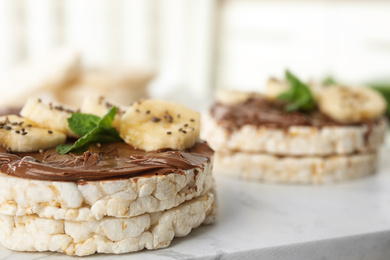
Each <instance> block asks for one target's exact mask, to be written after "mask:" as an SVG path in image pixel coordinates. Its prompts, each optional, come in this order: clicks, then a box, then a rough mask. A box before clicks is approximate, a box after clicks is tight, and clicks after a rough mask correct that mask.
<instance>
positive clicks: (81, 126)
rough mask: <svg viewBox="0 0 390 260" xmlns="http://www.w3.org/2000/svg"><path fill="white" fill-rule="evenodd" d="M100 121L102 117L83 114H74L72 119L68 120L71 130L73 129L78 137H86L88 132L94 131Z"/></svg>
mask: <svg viewBox="0 0 390 260" xmlns="http://www.w3.org/2000/svg"><path fill="white" fill-rule="evenodd" d="M99 120H100V117H98V116H95V115H91V114H83V113H73V114H72V116H71V117H70V118H68V124H69V128H70V129H72V131H73V132H75V133H76V134H78V135H81V136H83V135H85V134H87V133H88V132H90V131H92V129H94V128H95V127H96V126H97V125H98V122H99Z"/></svg>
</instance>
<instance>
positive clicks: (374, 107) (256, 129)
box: [202, 72, 387, 183]
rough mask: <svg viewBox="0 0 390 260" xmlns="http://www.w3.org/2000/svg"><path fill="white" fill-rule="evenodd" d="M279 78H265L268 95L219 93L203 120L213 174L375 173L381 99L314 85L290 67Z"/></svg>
mask: <svg viewBox="0 0 390 260" xmlns="http://www.w3.org/2000/svg"><path fill="white" fill-rule="evenodd" d="M286 78H289V80H288V81H287V82H283V81H278V82H276V80H275V79H272V80H270V82H269V84H268V89H267V90H268V93H269V95H263V94H260V93H245V92H237V91H224V92H220V93H218V95H217V101H216V103H215V104H214V105H213V106H212V107H211V109H210V111H209V113H207V114H205V116H204V118H203V124H202V135H203V138H205V139H206V140H208V141H209V143H210V145H211V147H212V148H213V149H215V150H216V158H215V169H216V172H217V173H221V174H223V173H225V174H228V175H234V176H237V177H240V178H243V179H257V180H265V181H273V182H294V183H324V182H334V181H341V180H346V179H352V178H354V177H357V176H363V175H367V174H370V173H373V172H375V169H376V164H377V151H378V148H379V147H380V145H381V144H382V143H383V141H384V137H385V134H386V129H387V119H386V117H385V116H384V111H385V109H386V102H385V100H384V99H383V97H382V96H381V95H380V94H379V93H376V92H375V91H374V90H371V89H368V88H351V87H345V86H330V87H322V88H318V85H317V86H316V87H317V88H315V89H314V88H313V87H311V86H307V85H306V84H304V83H302V82H301V81H299V80H298V79H297V78H296V77H295V76H293V75H292V74H291V73H289V72H288V73H287V75H286ZM277 83H278V84H277ZM302 85H303V86H302ZM269 89H271V90H269ZM294 96H295V97H294ZM361 158H367V160H360V159H361ZM269 162H272V163H269ZM367 163H368V164H369V165H367Z"/></svg>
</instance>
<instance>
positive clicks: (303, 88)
mask: <svg viewBox="0 0 390 260" xmlns="http://www.w3.org/2000/svg"><path fill="white" fill-rule="evenodd" d="M285 74H286V80H287V82H288V83H289V84H290V89H289V90H287V91H286V92H284V93H282V94H280V95H279V96H278V99H279V100H283V101H287V102H288V103H289V104H288V105H287V106H286V107H285V110H286V111H287V112H292V111H297V110H300V111H310V110H313V109H314V108H315V107H316V102H315V100H314V98H313V95H312V94H311V91H310V89H309V87H308V86H307V85H306V84H304V83H303V82H301V81H300V80H299V79H298V78H297V77H296V76H294V75H293V74H292V73H291V72H290V71H288V70H286V72H285Z"/></svg>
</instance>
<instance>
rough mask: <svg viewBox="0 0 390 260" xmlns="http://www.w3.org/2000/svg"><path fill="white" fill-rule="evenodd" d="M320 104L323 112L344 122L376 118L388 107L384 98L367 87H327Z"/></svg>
mask: <svg viewBox="0 0 390 260" xmlns="http://www.w3.org/2000/svg"><path fill="white" fill-rule="evenodd" d="M318 105H319V109H320V110H321V112H323V113H324V114H326V115H328V116H329V117H331V118H333V119H334V120H337V121H339V122H342V123H358V122H362V121H365V120H371V119H375V118H378V117H380V116H382V115H383V113H384V112H385V109H386V101H385V100H384V98H383V97H382V96H381V95H380V94H379V93H377V92H376V91H374V90H372V89H369V88H366V87H345V86H332V87H327V88H325V89H323V91H322V92H321V95H320V98H319V100H318Z"/></svg>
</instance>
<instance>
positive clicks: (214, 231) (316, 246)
mask: <svg viewBox="0 0 390 260" xmlns="http://www.w3.org/2000/svg"><path fill="white" fill-rule="evenodd" d="M387 147H389V146H387ZM216 181H217V194H218V195H217V199H218V203H219V208H218V217H217V222H216V223H215V224H214V225H209V226H201V227H199V228H197V229H195V230H193V231H192V232H191V233H190V235H188V236H187V237H184V238H175V239H174V241H173V242H172V244H171V246H170V247H168V248H166V249H159V250H154V251H147V250H144V251H141V252H138V253H130V254H124V255H99V254H97V255H93V256H89V257H87V259H90V260H92V259H118V260H119V259H126V260H131V259H148V260H150V259H264V260H268V259H297V260H305V259H310V260H317V259H318V260H320V259H321V260H333V259H340V260H349V259H351V260H356V259H359V260H365V259H370V260H374V259H375V260H379V259H390V147H389V148H384V149H383V150H382V151H381V160H380V167H379V171H378V173H377V174H376V175H374V176H370V177H366V178H363V179H358V180H355V181H349V182H346V183H340V184H335V185H327V186H293V185H276V184H263V183H257V182H245V181H239V180H235V179H229V178H226V177H217V178H216ZM54 256H55V258H56V259H74V257H70V256H66V255H62V254H58V253H19V252H13V251H10V250H7V249H5V248H3V247H1V246H0V260H5V259H7V260H11V259H18V260H24V259H29V260H30V259H52V258H53V257H54Z"/></svg>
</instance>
